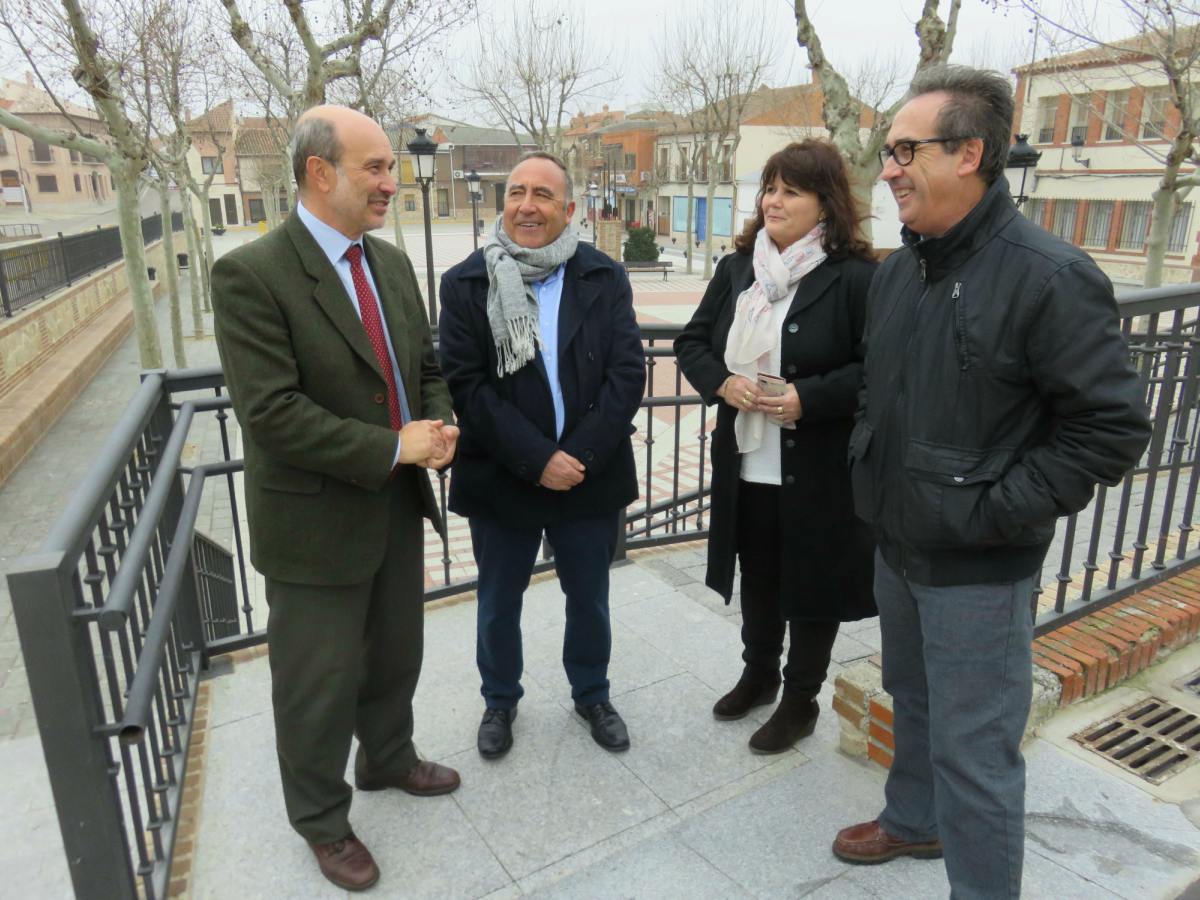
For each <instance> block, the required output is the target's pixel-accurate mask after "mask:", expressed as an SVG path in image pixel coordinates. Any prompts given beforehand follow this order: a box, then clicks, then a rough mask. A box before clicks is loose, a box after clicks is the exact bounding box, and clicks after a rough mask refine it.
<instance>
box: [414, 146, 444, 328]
mask: <svg viewBox="0 0 1200 900" xmlns="http://www.w3.org/2000/svg"><path fill="white" fill-rule="evenodd" d="M408 154H409V156H411V157H412V160H413V168H414V169H415V170H416V177H417V184H419V185H421V198H422V199H423V200H424V201H425V270H426V273H427V274H428V276H429V325H430V327H431V328H436V327H437V295H436V294H435V293H434V290H433V222H432V221H431V220H430V218H429V185H430V183H431V182H432V181H433V175H434V169H435V166H436V162H437V159H436V157H437V144H435V143H434V142H433V141H432V140H430V139H429V137H428V135H426V134H425V129H424V128H418V129H417V136H416V137H414V138H413V139H412V140H411V141H409V142H408Z"/></svg>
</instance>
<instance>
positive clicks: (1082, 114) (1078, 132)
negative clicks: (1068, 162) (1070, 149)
mask: <svg viewBox="0 0 1200 900" xmlns="http://www.w3.org/2000/svg"><path fill="white" fill-rule="evenodd" d="M1091 106H1092V98H1091V97H1090V96H1089V95H1087V94H1076V95H1075V96H1073V97H1072V98H1071V119H1070V131H1069V132H1068V134H1067V139H1068V140H1069V141H1070V142H1071V143H1072V144H1075V143H1079V144H1082V143H1083V142H1084V141H1086V140H1087V130H1088V113H1089V112H1090V111H1091Z"/></svg>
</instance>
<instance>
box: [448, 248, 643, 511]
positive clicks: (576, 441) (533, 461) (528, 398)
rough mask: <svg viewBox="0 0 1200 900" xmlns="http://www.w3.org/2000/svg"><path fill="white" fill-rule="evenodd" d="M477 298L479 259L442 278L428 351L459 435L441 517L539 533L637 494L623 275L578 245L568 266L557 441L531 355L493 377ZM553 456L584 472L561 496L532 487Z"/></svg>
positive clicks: (637, 383)
mask: <svg viewBox="0 0 1200 900" xmlns="http://www.w3.org/2000/svg"><path fill="white" fill-rule="evenodd" d="M487 291H488V279H487V269H486V267H485V266H484V262H483V252H482V251H479V250H477V251H475V252H474V253H472V254H471V255H470V256H468V257H467V258H466V259H465V260H463V261H462V262H461V263H459V264H458V265H457V266H454V267H453V268H452V269H450V270H448V271H447V272H446V274H445V275H443V276H442V289H441V298H442V314H441V324H440V327H439V335H438V339H439V345H438V352H439V355H440V357H441V362H442V373H443V375H444V376H445V379H446V383H447V384H448V385H449V387H450V395H451V397H452V399H453V401H454V412H455V414H456V415H457V416H458V424H459V427H461V428H462V434H461V436H460V437H459V441H458V454H457V456H456V457H455V460H454V465H453V470H452V477H451V479H450V501H449V505H450V509H451V510H453V511H454V512H456V513H458V514H459V515H460V516H486V517H489V518H493V519H496V520H497V521H500V522H503V523H505V524H508V525H511V526H513V527H516V528H539V527H543V526H545V525H550V524H554V523H556V522H560V521H563V520H569V519H576V518H581V517H584V516H592V515H601V514H604V513H610V512H613V511H615V510H618V509H620V508H621V507H623V506H626V505H628V504H629V503H630V502H632V501H633V500H635V499H636V498H637V495H638V488H637V470H636V468H635V467H634V461H633V445H632V443H631V441H630V435H631V434H632V433H633V431H634V427H633V417H634V414H635V413H636V412H637V409H638V406H639V404H640V403H641V400H642V392H643V390H644V389H645V385H646V357H645V352H644V351H643V349H642V339H641V334H640V332H639V330H638V325H637V319H636V318H635V316H634V313H633V295H632V292H631V291H630V289H629V279H628V277H627V276H626V275H625V272H624V271H623V270H622V269H621V268H620V266H618V265H617V264H616V263H614V262H613V261H612V260H611V259H609V257H607V256H605V255H604V254H603V253H600V252H598V251H596V250H594V249H592V248H591V247H590V246H588V245H587V244H580V245H579V249H578V250H577V251H576V252H575V255H574V256H573V257H571V259H570V260H569V261H568V262H567V265H566V269H565V270H564V273H563V288H562V303H561V305H560V306H559V315H558V380H559V384H560V386H561V387H562V393H563V404H564V406H565V413H566V415H565V421H564V423H563V435H562V439H561V440H558V439H556V436H555V423H554V401H553V399H552V397H551V394H550V383H549V381H548V380H547V378H546V370H545V367H544V366H543V365H541V360H540V357H539V359H537V360H535V361H533V362H530V363H528V364H526V365H524V366H522V367H521V368H520V369H518V370H517V371H516V372H515V373H513V374H511V375H506V376H505V377H504V378H501V377H500V376H499V375H497V373H496V344H495V341H494V340H493V339H492V332H491V329H490V328H489V326H488V319H487ZM539 353H540V351H539ZM559 449H561V450H563V451H565V452H566V453H569V454H570V455H571V456H573V457H575V458H576V459H577V460H579V461H580V462H581V463H583V465H584V466H585V467H586V469H587V472H586V474H585V476H584V480H583V482H582V483H581V484H579V485H577V486H575V487H573V488H572V489H571V490H569V491H552V490H550V489H548V488H544V487H542V486H541V485H539V484H538V480H539V479H540V478H541V475H542V470H543V469H545V467H546V463H547V462H549V460H550V457H551V456H552V455H553V454H554V452H555V451H556V450H559Z"/></svg>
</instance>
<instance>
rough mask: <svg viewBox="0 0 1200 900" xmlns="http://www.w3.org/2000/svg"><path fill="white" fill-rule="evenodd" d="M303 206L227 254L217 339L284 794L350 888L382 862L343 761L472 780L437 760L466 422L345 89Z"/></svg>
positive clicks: (312, 163)
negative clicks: (430, 621)
mask: <svg viewBox="0 0 1200 900" xmlns="http://www.w3.org/2000/svg"><path fill="white" fill-rule="evenodd" d="M292 165H293V170H294V173H295V177H296V183H297V185H298V186H299V197H300V203H299V204H298V205H297V208H296V211H295V214H293V215H292V216H291V217H289V219H288V221H287V222H286V224H284V225H283V226H281V227H280V228H277V229H275V230H274V231H272V232H271V233H270V234H267V235H266V236H264V237H262V238H260V239H259V240H256V241H254V242H253V243H250V244H248V245H246V246H244V247H241V248H239V249H238V250H235V251H233V252H232V253H229V254H227V255H226V256H224V257H223V258H222V259H221V260H220V261H219V262H217V264H216V266H215V267H214V269H213V307H214V310H215V313H216V335H217V345H218V347H219V348H220V352H221V362H222V364H223V366H224V369H225V376H226V380H227V383H228V386H229V394H230V397H231V398H232V400H233V406H234V409H235V410H236V412H237V418H238V422H239V423H240V425H241V428H242V436H243V443H244V449H245V459H246V505H247V515H248V518H249V525H250V550H251V557H252V560H253V563H254V566H255V568H257V569H258V570H259V571H260V572H262V574H263V575H264V576H265V579H266V593H267V603H268V605H269V606H270V616H269V619H268V622H267V638H268V646H269V649H270V661H271V680H272V704H273V707H274V712H275V733H276V745H277V749H278V753H279V767H280V773H281V776H282V781H283V795H284V802H285V805H286V807H287V813H288V818H289V819H290V820H291V823H292V827H293V828H295V829H296V831H297V832H299V833H300V835H301V836H302V837H303V838H304V839H305V840H306V841H308V843H309V845H310V846H311V847H312V850H313V853H314V855H315V856H316V859H317V862H318V864H319V866H320V868H321V872H322V873H323V874H324V875H325V877H327V878H328V879H329V880H330V881H332V882H333V883H335V884H337V885H338V886H340V887H343V888H346V889H350V890H361V889H363V888H367V887H370V886H371V885H372V884H374V883H375V881H376V880H378V878H379V869H378V867H377V866H376V865H375V862H374V860H373V859H372V857H371V854H370V852H369V851H368V850H367V848H366V847H365V846H363V844H362V843H361V842H360V841H359V840H358V839H357V838H356V837H355V835H354V832H353V831H352V830H351V828H350V823H349V818H348V816H349V811H350V799H351V794H352V791H351V788H350V786H349V785H348V784H347V783H346V781H345V779H344V777H343V775H344V772H345V768H346V761H347V757H348V754H349V751H350V738H351V736H352V735H356V736H357V737H358V740H359V750H358V755H357V758H356V760H355V767H354V771H355V784H356V786H357V787H358V788H359V789H360V790H378V789H382V788H387V787H396V788H400V789H401V790H405V791H408V792H409V793H412V794H417V795H431V794H443V793H447V792H449V791H452V790H454V789H455V788H456V787H458V783H459V778H458V774H457V773H456V772H455V771H454V770H452V769H449V768H446V767H445V766H440V765H438V764H436V763H432V762H427V761H422V760H419V759H418V757H417V752H416V749H415V748H414V747H413V742H412V730H413V718H412V698H413V692H414V691H415V689H416V685H417V678H418V675H419V673H420V668H421V653H422V629H423V619H422V605H421V601H422V588H423V550H422V534H423V524H422V518H423V517H429V518H430V519H433V520H434V521H435V522H436V523H437V524H438V526H439V527H441V522H440V519H439V517H438V512H437V506H436V504H435V501H434V498H433V492H432V490H431V488H430V485H429V478H428V476H427V474H426V473H425V471H424V469H425V468H440V467H442V466H444V465H446V464H448V463H449V462H450V459H451V458H452V456H453V454H454V449H455V443H456V441H457V438H458V429H457V428H456V427H454V426H453V425H452V424H451V422H452V418H451V409H450V397H449V393H448V392H447V390H446V385H445V383H444V382H443V381H442V378H441V375H440V374H439V371H438V365H437V360H436V359H435V357H434V354H433V346H432V341H431V339H430V332H429V323H428V321H427V320H426V317H425V313H424V308H423V305H422V302H421V295H420V292H419V289H418V287H417V281H416V277H415V275H414V273H413V268H412V264H411V263H410V262H409V260H408V258H407V257H406V256H405V255H404V254H403V253H401V252H400V251H399V250H397V249H396V248H394V247H392V246H391V245H389V244H386V243H384V242H382V241H379V240H377V239H375V238H370V237H367V238H364V236H363V235H364V232H366V231H369V230H371V229H375V228H378V227H379V226H380V225H382V224H383V220H384V216H385V215H386V213H387V208H388V204H389V201H390V200H391V198H392V196H393V195H394V194H395V192H396V181H395V178H394V177H393V175H392V168H393V166H394V156H393V153H392V148H391V144H390V142H389V141H388V139H387V136H386V135H385V134H384V132H383V130H382V129H381V128H380V127H379V125H378V124H376V123H375V122H374V121H372V120H371V119H369V118H367V117H366V116H364V115H362V114H360V113H357V112H355V111H353V110H350V109H346V108H344V107H336V106H321V107H316V108H314V109H311V110H309V111H308V112H307V113H306V114H305V115H304V116H303V117H302V118H301V120H300V122H299V123H298V124H297V127H296V133H295V136H294V138H293V151H292Z"/></svg>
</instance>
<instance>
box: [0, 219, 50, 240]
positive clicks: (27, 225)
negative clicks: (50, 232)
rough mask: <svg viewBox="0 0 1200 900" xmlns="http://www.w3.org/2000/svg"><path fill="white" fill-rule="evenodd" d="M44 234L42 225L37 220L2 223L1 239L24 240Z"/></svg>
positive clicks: (0, 224)
mask: <svg viewBox="0 0 1200 900" xmlns="http://www.w3.org/2000/svg"><path fill="white" fill-rule="evenodd" d="M41 236H42V227H41V226H40V225H39V224H38V223H37V222H4V223H0V241H23V240H25V239H26V238H37V237H41Z"/></svg>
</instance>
